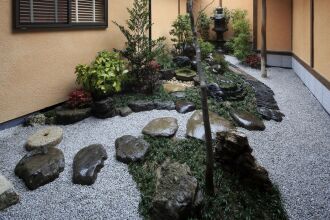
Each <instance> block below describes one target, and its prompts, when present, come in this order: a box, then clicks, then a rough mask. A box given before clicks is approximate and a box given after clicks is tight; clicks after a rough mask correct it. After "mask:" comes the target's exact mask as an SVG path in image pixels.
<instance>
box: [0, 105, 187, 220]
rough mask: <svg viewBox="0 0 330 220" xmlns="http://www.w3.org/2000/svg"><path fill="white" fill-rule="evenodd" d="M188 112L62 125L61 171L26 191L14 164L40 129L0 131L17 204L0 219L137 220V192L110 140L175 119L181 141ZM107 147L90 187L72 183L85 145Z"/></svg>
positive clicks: (2, 165)
mask: <svg viewBox="0 0 330 220" xmlns="http://www.w3.org/2000/svg"><path fill="white" fill-rule="evenodd" d="M191 114H192V113H188V114H185V115H182V114H178V113H177V112H176V111H150V112H141V113H134V114H131V115H129V116H128V117H125V118H122V117H114V118H110V119H105V120H102V119H96V118H92V117H91V118H88V119H85V120H84V121H82V122H79V123H77V124H74V125H69V126H61V127H62V128H63V129H64V138H63V141H62V142H61V144H60V145H59V148H60V149H62V150H63V152H64V155H65V163H66V164H65V165H66V166H65V170H64V172H63V173H61V174H60V177H59V178H58V179H56V180H55V181H54V182H52V183H50V184H47V185H45V186H42V187H40V188H38V189H37V190H34V191H29V190H28V189H27V188H26V187H25V185H24V183H23V182H22V181H21V180H20V179H18V177H16V176H15V174H14V169H15V166H16V164H17V163H18V161H19V160H20V159H21V158H22V157H23V156H24V155H25V154H26V150H25V149H24V147H23V146H24V143H25V141H26V139H27V137H28V136H29V135H31V134H33V133H34V132H35V131H37V130H38V129H40V128H41V127H35V128H32V127H21V126H18V127H14V128H11V129H7V130H4V131H1V132H0V172H1V173H2V174H3V175H4V176H6V177H7V178H8V179H9V180H10V181H11V182H12V183H13V185H14V187H15V188H16V191H17V192H18V194H19V195H20V198H21V202H20V203H19V204H18V205H15V206H12V207H10V208H8V209H6V210H5V211H4V212H0V219H1V220H4V219H11V220H12V219H13V220H16V219H17V220H24V219H34V220H39V219H47V220H48V219H49V220H52V219H88V220H90V219H118V220H123V219H132V220H134V219H141V217H140V215H139V212H138V206H139V202H140V192H139V191H138V189H137V187H136V183H135V182H134V181H133V179H132V176H131V175H130V174H129V172H128V168H127V165H125V164H122V163H120V162H117V161H116V159H115V147H114V142H115V139H116V138H118V137H121V136H123V135H133V136H139V135H142V134H141V131H142V129H143V127H144V126H145V125H146V124H147V123H148V122H149V121H151V120H152V119H155V118H159V117H175V118H177V119H178V124H179V130H178V132H177V137H179V138H183V137H184V136H185V128H186V122H187V120H188V118H189V117H190V116H191ZM95 143H100V144H103V145H104V146H106V150H107V153H108V156H109V158H108V160H106V161H105V166H104V168H103V169H102V170H101V172H100V173H99V175H98V178H97V180H96V182H95V184H94V185H92V186H80V185H74V184H72V181H71V178H72V162H73V158H74V155H75V154H76V153H77V152H78V151H79V150H80V149H81V148H83V147H85V146H88V145H89V144H95Z"/></svg>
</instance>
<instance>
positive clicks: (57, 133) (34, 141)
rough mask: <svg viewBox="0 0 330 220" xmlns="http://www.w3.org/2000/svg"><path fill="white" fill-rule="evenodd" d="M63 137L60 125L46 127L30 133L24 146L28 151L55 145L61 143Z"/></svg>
mask: <svg viewBox="0 0 330 220" xmlns="http://www.w3.org/2000/svg"><path fill="white" fill-rule="evenodd" d="M62 139H63V129H62V128H60V127H48V128H44V129H42V130H39V131H37V132H36V133H35V134H33V135H31V136H30V137H29V138H28V140H27V142H26V144H25V148H26V150H28V151H31V150H35V149H40V148H48V147H55V146H57V145H58V144H59V143H61V141H62Z"/></svg>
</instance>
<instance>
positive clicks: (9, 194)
mask: <svg viewBox="0 0 330 220" xmlns="http://www.w3.org/2000/svg"><path fill="white" fill-rule="evenodd" d="M18 202H19V195H18V194H17V193H16V192H15V189H14V187H13V185H12V184H11V182H9V180H7V178H6V177H4V176H2V175H1V174H0V211H1V210H4V209H6V208H8V207H10V206H12V205H15V204H17V203H18Z"/></svg>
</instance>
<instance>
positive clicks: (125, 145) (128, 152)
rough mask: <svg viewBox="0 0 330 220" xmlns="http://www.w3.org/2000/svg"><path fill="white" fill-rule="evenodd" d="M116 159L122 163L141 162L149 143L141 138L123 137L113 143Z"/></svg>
mask: <svg viewBox="0 0 330 220" xmlns="http://www.w3.org/2000/svg"><path fill="white" fill-rule="evenodd" d="M115 146H116V159H117V160H118V161H120V162H123V163H130V162H136V161H141V160H143V159H144V155H145V154H146V153H147V151H148V148H149V143H148V142H146V141H145V140H144V139H143V138H136V137H133V136H130V135H125V136H122V137H120V138H118V139H117V140H116V142H115Z"/></svg>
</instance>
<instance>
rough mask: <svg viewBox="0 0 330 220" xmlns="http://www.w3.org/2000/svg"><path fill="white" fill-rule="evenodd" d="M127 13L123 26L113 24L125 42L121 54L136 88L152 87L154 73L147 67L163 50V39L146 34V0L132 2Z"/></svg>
mask: <svg viewBox="0 0 330 220" xmlns="http://www.w3.org/2000/svg"><path fill="white" fill-rule="evenodd" d="M127 11H128V13H129V15H130V17H129V19H128V20H127V21H126V25H125V26H123V25H119V24H118V23H117V22H113V23H114V24H115V25H116V26H117V27H118V28H119V29H120V31H121V32H122V33H123V35H124V36H125V38H126V40H127V42H126V48H125V50H123V51H121V53H122V54H123V56H124V57H126V58H127V59H128V60H129V62H130V66H131V73H132V76H131V78H134V80H135V84H136V86H138V87H142V86H145V85H148V86H151V87H152V86H153V85H152V84H153V83H154V78H155V74H156V73H155V72H153V71H150V70H149V69H148V67H149V66H148V65H149V64H150V62H151V61H153V60H155V58H156V57H157V55H158V54H159V53H160V51H161V50H162V49H163V45H164V44H163V42H164V40H165V38H164V37H161V38H158V39H156V40H151V39H149V34H148V32H149V29H150V28H151V26H152V23H150V20H149V1H148V0H134V2H133V7H132V8H128V9H127Z"/></svg>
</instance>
